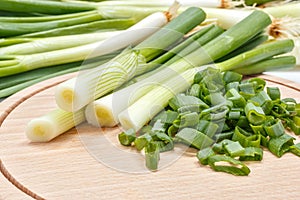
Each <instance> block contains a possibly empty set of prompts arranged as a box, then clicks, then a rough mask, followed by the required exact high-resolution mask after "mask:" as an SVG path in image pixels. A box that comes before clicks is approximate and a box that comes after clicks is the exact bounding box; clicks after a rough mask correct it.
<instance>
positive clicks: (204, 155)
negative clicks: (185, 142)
mask: <svg viewBox="0 0 300 200" xmlns="http://www.w3.org/2000/svg"><path fill="white" fill-rule="evenodd" d="M213 155H215V152H214V151H213V149H212V148H211V147H206V148H204V149H201V150H200V151H198V153H197V158H198V160H199V162H200V163H201V164H202V165H208V158H209V157H210V156H213Z"/></svg>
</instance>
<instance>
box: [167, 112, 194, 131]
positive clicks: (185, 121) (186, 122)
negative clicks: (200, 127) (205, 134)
mask: <svg viewBox="0 0 300 200" xmlns="http://www.w3.org/2000/svg"><path fill="white" fill-rule="evenodd" d="M198 121H199V115H198V113H196V112H191V113H181V114H179V115H178V118H177V119H176V120H174V122H173V125H174V126H175V127H177V128H184V127H194V126H196V125H197V124H198Z"/></svg>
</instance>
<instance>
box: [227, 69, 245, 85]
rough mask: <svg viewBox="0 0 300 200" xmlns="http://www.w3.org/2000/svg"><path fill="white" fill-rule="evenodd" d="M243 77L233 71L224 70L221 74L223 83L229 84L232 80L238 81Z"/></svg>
mask: <svg viewBox="0 0 300 200" xmlns="http://www.w3.org/2000/svg"><path fill="white" fill-rule="evenodd" d="M242 78H243V75H241V74H239V73H236V72H233V71H225V72H224V74H223V80H224V82H225V84H229V83H232V82H240V81H241V80H242Z"/></svg>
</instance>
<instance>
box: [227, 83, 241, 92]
mask: <svg viewBox="0 0 300 200" xmlns="http://www.w3.org/2000/svg"><path fill="white" fill-rule="evenodd" d="M239 85H240V83H239V82H231V83H228V84H227V85H226V86H225V89H226V92H227V91H229V90H230V89H235V90H236V91H239Z"/></svg>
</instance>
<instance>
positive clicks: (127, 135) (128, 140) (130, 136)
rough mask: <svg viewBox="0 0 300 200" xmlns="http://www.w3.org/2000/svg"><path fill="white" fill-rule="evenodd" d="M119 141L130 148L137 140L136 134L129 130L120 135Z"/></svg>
mask: <svg viewBox="0 0 300 200" xmlns="http://www.w3.org/2000/svg"><path fill="white" fill-rule="evenodd" d="M118 138H119V141H120V143H121V144H122V145H124V146H130V145H131V144H132V142H133V141H134V140H135V139H136V132H135V131H134V130H133V129H128V130H126V131H124V132H122V133H120V134H119V135H118Z"/></svg>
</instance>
